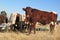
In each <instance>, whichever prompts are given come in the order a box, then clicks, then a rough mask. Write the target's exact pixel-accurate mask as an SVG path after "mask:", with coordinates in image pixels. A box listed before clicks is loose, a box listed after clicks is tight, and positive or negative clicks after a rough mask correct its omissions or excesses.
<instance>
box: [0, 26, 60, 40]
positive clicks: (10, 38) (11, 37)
mask: <svg viewBox="0 0 60 40" xmlns="http://www.w3.org/2000/svg"><path fill="white" fill-rule="evenodd" d="M46 26H47V25H46ZM0 40H60V25H56V30H55V32H54V33H53V34H51V33H50V32H49V31H36V34H34V33H33V32H32V33H31V34H30V35H28V33H21V32H0Z"/></svg>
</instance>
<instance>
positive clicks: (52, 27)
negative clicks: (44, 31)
mask: <svg viewBox="0 0 60 40" xmlns="http://www.w3.org/2000/svg"><path fill="white" fill-rule="evenodd" d="M54 28H55V23H54V22H52V23H51V24H50V32H52V33H53V31H54Z"/></svg>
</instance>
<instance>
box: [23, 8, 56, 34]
mask: <svg viewBox="0 0 60 40" xmlns="http://www.w3.org/2000/svg"><path fill="white" fill-rule="evenodd" d="M23 10H24V11H25V12H26V20H27V21H28V22H29V23H31V24H32V27H33V28H34V33H35V32H36V31H35V29H36V28H35V24H36V22H40V23H41V24H43V25H45V24H49V23H50V30H52V31H53V30H54V28H55V23H56V21H57V13H56V12H47V11H42V10H38V9H34V8H31V7H26V8H23ZM29 33H31V30H30V31H29Z"/></svg>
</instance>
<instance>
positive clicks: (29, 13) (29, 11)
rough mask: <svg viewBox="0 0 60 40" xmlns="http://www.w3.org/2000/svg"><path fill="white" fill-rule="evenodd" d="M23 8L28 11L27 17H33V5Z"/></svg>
mask: <svg viewBox="0 0 60 40" xmlns="http://www.w3.org/2000/svg"><path fill="white" fill-rule="evenodd" d="M23 10H24V11H25V12H26V17H31V15H32V12H31V11H32V8H31V7H26V8H23Z"/></svg>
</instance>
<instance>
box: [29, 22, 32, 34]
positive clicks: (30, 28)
mask: <svg viewBox="0 0 60 40" xmlns="http://www.w3.org/2000/svg"><path fill="white" fill-rule="evenodd" d="M31 31H32V24H31V23H30V24H29V34H30V33H31Z"/></svg>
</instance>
